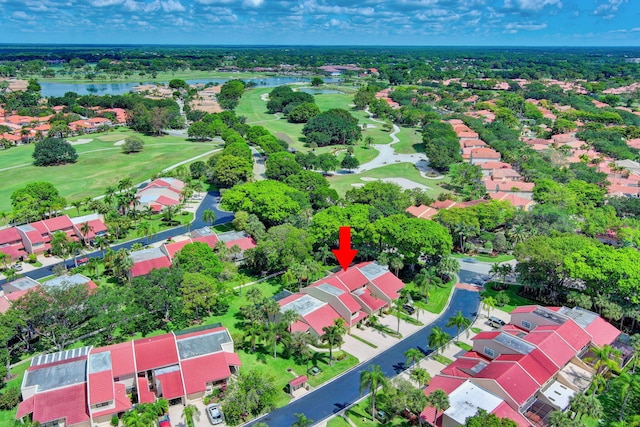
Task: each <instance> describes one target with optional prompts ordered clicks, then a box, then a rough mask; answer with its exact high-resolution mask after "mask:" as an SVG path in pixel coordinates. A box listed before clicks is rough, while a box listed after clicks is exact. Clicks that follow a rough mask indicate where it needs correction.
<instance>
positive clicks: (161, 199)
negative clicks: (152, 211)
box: [156, 195, 180, 206]
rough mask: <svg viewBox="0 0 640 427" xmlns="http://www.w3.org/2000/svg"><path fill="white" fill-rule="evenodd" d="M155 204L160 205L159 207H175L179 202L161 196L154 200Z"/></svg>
mask: <svg viewBox="0 0 640 427" xmlns="http://www.w3.org/2000/svg"><path fill="white" fill-rule="evenodd" d="M156 203H160V204H161V205H164V206H172V205H177V204H178V203H180V202H179V201H178V200H177V199H172V198H169V197H167V196H164V195H163V196H160V197H158V198H157V199H156Z"/></svg>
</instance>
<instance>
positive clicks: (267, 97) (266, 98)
mask: <svg viewBox="0 0 640 427" xmlns="http://www.w3.org/2000/svg"><path fill="white" fill-rule="evenodd" d="M260 99H261V100H263V101H264V102H267V101H268V100H269V94H268V93H263V94H262V95H260Z"/></svg>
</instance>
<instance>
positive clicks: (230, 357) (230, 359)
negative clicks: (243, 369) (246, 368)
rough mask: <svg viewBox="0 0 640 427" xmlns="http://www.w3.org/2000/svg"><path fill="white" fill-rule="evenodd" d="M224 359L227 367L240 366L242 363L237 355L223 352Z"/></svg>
mask: <svg viewBox="0 0 640 427" xmlns="http://www.w3.org/2000/svg"><path fill="white" fill-rule="evenodd" d="M223 354H224V358H225V360H226V361H227V365H229V366H242V362H241V361H240V356H238V354H237V353H228V352H224V353H223Z"/></svg>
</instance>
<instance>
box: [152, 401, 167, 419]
mask: <svg viewBox="0 0 640 427" xmlns="http://www.w3.org/2000/svg"><path fill="white" fill-rule="evenodd" d="M149 411H150V412H152V413H153V414H154V415H155V416H156V417H160V416H162V415H165V414H168V413H169V401H168V400H167V399H158V400H156V401H155V402H153V403H152V404H151V406H150V407H149Z"/></svg>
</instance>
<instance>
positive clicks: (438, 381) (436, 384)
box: [420, 375, 466, 422]
mask: <svg viewBox="0 0 640 427" xmlns="http://www.w3.org/2000/svg"><path fill="white" fill-rule="evenodd" d="M465 381H466V380H465V379H464V378H450V377H445V376H442V375H436V376H435V377H433V379H432V380H431V381H430V382H429V385H428V386H427V387H426V388H425V389H424V394H425V395H429V394H430V393H432V392H434V391H436V390H442V391H444V392H445V393H447V395H449V394H451V392H452V391H453V390H455V389H457V388H458V387H460V385H461V384H462V383H464V382H465ZM434 415H435V410H434V408H433V407H431V406H427V407H426V408H424V410H423V411H422V412H421V413H420V418H422V419H423V420H427V421H429V422H431V421H432V420H433V416H434Z"/></svg>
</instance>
